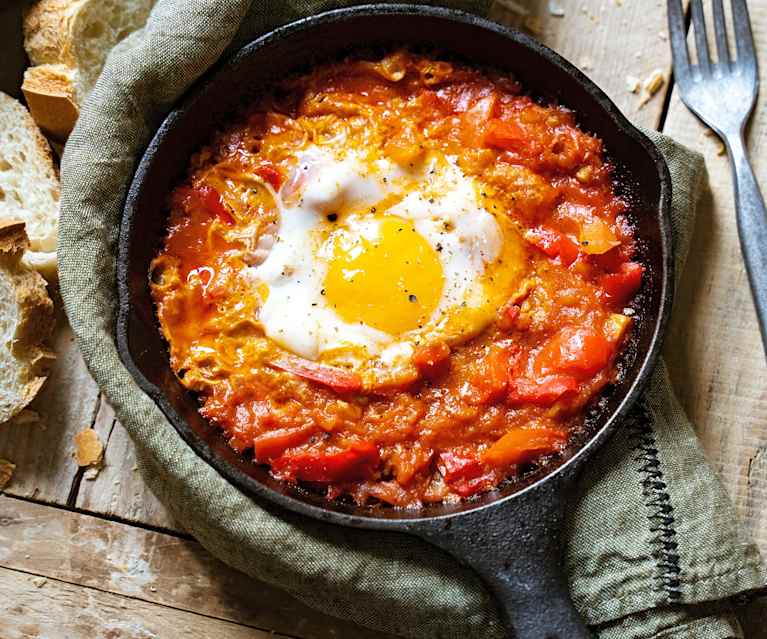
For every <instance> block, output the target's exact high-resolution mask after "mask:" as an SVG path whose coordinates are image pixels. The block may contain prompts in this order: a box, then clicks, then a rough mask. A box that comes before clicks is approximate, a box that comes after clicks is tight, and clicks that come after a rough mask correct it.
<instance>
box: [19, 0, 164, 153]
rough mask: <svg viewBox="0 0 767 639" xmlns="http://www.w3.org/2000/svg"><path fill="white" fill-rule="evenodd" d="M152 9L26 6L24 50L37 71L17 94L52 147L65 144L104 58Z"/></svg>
mask: <svg viewBox="0 0 767 639" xmlns="http://www.w3.org/2000/svg"><path fill="white" fill-rule="evenodd" d="M153 4H154V0H40V1H39V2H37V3H35V4H34V5H33V6H32V8H31V9H30V10H29V11H28V12H27V14H26V16H25V19H24V48H25V49H26V50H27V55H29V59H30V60H31V61H32V64H34V65H39V66H36V67H32V69H29V70H28V71H27V73H26V74H25V76H24V85H23V86H22V89H23V90H24V95H25V97H26V99H27V102H28V103H29V105H30V110H31V111H32V115H33V117H34V118H35V121H36V122H38V124H39V125H40V128H41V129H43V131H45V132H46V133H48V134H50V135H51V136H53V137H54V138H55V139H56V140H57V141H58V142H63V141H65V140H66V137H67V136H68V135H69V132H70V131H71V130H72V127H73V126H74V122H75V120H76V119H77V115H76V109H77V108H78V107H79V106H80V105H81V104H82V103H83V100H85V97H86V96H87V95H88V93H90V91H91V89H92V88H93V85H94V84H95V83H96V80H97V79H98V77H99V74H100V73H101V68H102V67H103V66H104V61H105V60H106V57H107V55H108V53H109V52H110V51H111V50H112V48H113V47H114V46H115V44H117V43H118V42H119V41H120V40H122V39H123V38H125V37H126V36H127V35H129V34H130V33H132V32H133V31H135V30H136V29H139V28H141V27H142V26H143V25H144V23H145V22H146V19H147V17H148V16H149V11H150V9H151V8H152V5H153ZM36 69H42V70H36ZM73 107H74V109H73ZM73 115H74V117H73Z"/></svg>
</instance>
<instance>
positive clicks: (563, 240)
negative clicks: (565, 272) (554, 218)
mask: <svg viewBox="0 0 767 639" xmlns="http://www.w3.org/2000/svg"><path fill="white" fill-rule="evenodd" d="M525 239H526V240H527V241H528V242H530V244H532V245H533V246H535V247H537V248H539V249H540V250H541V251H543V252H544V253H545V254H546V255H548V256H549V257H554V258H559V261H560V262H561V263H562V265H563V266H570V265H571V264H572V263H573V262H575V260H577V259H578V255H579V252H580V249H579V248H578V244H577V243H576V242H575V241H574V240H571V239H570V238H569V237H568V236H567V235H565V234H564V233H560V232H559V231H557V230H555V229H552V228H549V227H547V226H539V227H537V228H533V229H529V230H527V231H525Z"/></svg>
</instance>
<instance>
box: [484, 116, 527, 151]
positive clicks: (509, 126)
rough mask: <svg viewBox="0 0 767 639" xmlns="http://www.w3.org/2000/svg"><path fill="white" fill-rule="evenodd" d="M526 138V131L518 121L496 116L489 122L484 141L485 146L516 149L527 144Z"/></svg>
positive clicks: (508, 149)
mask: <svg viewBox="0 0 767 639" xmlns="http://www.w3.org/2000/svg"><path fill="white" fill-rule="evenodd" d="M526 139H527V138H526V136H525V132H524V131H523V130H522V127H520V126H519V124H518V123H517V122H514V121H513V120H500V119H497V118H495V119H492V120H490V121H489V122H488V123H487V126H486V127H485V135H484V137H483V142H484V144H485V146H494V147H497V148H499V149H503V150H505V151H515V150H519V149H520V148H521V147H523V146H524V145H525V140H526Z"/></svg>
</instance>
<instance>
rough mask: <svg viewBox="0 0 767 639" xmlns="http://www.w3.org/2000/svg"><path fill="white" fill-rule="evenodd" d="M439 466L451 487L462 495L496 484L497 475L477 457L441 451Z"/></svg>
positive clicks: (468, 494) (466, 495)
mask: <svg viewBox="0 0 767 639" xmlns="http://www.w3.org/2000/svg"><path fill="white" fill-rule="evenodd" d="M437 467H438V468H439V471H440V472H441V473H442V476H443V477H444V478H445V483H447V485H448V486H450V489H451V490H452V491H453V492H455V493H457V494H459V495H460V496H461V497H469V496H471V495H474V494H476V493H478V492H482V491H483V490H488V489H489V488H491V487H492V486H494V485H495V483H496V481H497V477H496V476H495V473H493V472H492V471H488V469H487V467H486V466H485V465H484V464H483V463H482V462H481V461H480V460H479V459H477V457H472V456H468V455H461V454H459V453H455V452H453V451H445V452H443V453H440V455H439V460H438V462H437Z"/></svg>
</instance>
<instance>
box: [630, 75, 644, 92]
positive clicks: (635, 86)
mask: <svg viewBox="0 0 767 639" xmlns="http://www.w3.org/2000/svg"><path fill="white" fill-rule="evenodd" d="M641 88H642V81H641V80H640V79H639V78H637V77H636V76H634V75H627V76H626V90H627V91H628V92H629V93H639V89H641Z"/></svg>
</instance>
